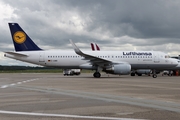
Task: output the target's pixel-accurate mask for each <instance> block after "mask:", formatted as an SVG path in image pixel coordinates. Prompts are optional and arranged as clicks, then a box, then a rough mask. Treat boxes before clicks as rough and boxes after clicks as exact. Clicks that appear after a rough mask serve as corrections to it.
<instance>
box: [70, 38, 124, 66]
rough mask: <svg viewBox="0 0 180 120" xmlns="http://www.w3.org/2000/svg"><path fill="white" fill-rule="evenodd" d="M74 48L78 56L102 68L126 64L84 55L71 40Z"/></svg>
mask: <svg viewBox="0 0 180 120" xmlns="http://www.w3.org/2000/svg"><path fill="white" fill-rule="evenodd" d="M70 42H71V44H72V46H73V48H74V51H75V52H76V54H78V55H81V56H83V57H84V60H89V61H90V63H91V64H92V65H98V66H101V67H106V66H108V65H112V64H121V63H125V62H123V61H118V62H117V61H110V60H106V59H103V58H99V57H96V56H92V55H89V54H86V53H83V52H82V51H81V50H80V49H79V48H78V47H77V46H76V45H75V44H74V43H73V42H72V40H70Z"/></svg>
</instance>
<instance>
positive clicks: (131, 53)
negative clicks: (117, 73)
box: [123, 52, 152, 55]
mask: <svg viewBox="0 0 180 120" xmlns="http://www.w3.org/2000/svg"><path fill="white" fill-rule="evenodd" d="M123 55H152V53H150V52H123Z"/></svg>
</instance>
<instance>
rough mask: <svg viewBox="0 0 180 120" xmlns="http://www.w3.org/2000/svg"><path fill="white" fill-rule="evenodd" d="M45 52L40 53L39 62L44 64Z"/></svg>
mask: <svg viewBox="0 0 180 120" xmlns="http://www.w3.org/2000/svg"><path fill="white" fill-rule="evenodd" d="M44 61H45V60H44V52H40V53H39V62H44Z"/></svg>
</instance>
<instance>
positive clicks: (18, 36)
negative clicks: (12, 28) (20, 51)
mask: <svg viewBox="0 0 180 120" xmlns="http://www.w3.org/2000/svg"><path fill="white" fill-rule="evenodd" d="M13 38H14V41H15V42H16V43H18V44H22V43H23V42H24V41H25V40H26V34H25V33H24V32H22V31H17V32H16V33H14V35H13Z"/></svg>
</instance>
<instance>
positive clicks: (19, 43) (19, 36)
mask: <svg viewBox="0 0 180 120" xmlns="http://www.w3.org/2000/svg"><path fill="white" fill-rule="evenodd" d="M9 28H10V31H11V35H12V39H13V43H14V48H15V50H16V51H33V50H42V49H40V48H39V47H38V46H37V45H36V44H35V43H34V42H33V41H32V40H31V38H30V37H29V36H28V35H27V34H26V33H25V32H24V30H23V29H22V28H21V27H20V26H19V25H18V23H9Z"/></svg>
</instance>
